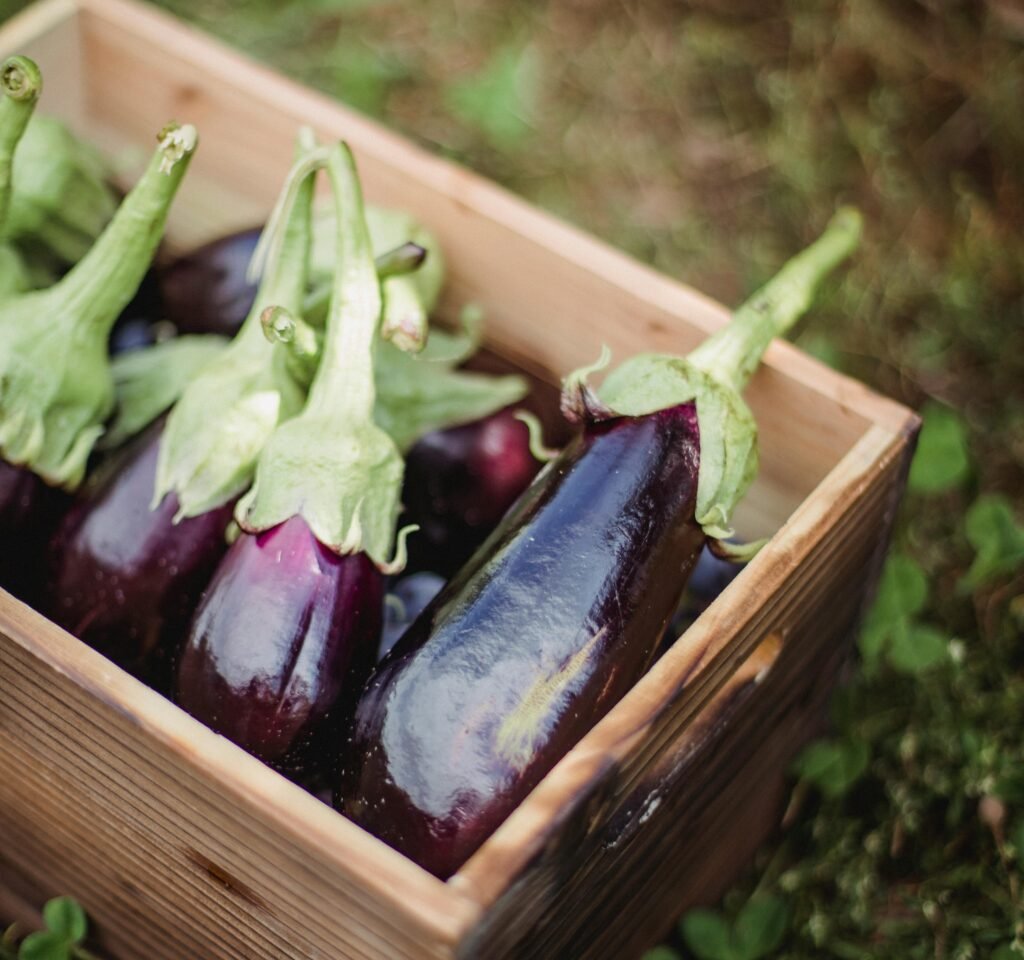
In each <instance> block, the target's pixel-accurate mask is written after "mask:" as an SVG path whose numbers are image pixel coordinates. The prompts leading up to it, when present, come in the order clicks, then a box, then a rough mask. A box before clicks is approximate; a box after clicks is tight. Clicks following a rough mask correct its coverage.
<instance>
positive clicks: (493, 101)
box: [446, 45, 540, 150]
mask: <svg viewBox="0 0 1024 960" xmlns="http://www.w3.org/2000/svg"><path fill="white" fill-rule="evenodd" d="M539 88H540V58H539V56H538V55H537V53H536V51H535V50H533V49H532V48H531V47H520V46H518V45H510V46H507V47H504V48H503V49H501V50H499V51H497V53H495V55H494V56H493V57H492V58H491V60H490V62H489V63H488V64H487V66H485V67H484V68H483V70H481V71H479V72H478V73H476V74H474V75H473V76H471V77H467V78H466V79H464V80H460V81H459V82H458V83H456V84H454V85H453V86H451V87H450V88H449V89H448V92H447V96H446V100H447V102H448V106H449V107H450V109H451V110H452V112H453V113H454V114H455V115H456V116H457V117H458V118H459V119H460V120H462V121H463V122H464V123H466V124H468V125H470V126H472V127H474V128H475V129H476V130H477V131H478V132H479V133H481V134H483V136H484V137H485V138H486V139H487V140H489V141H490V143H491V145H492V146H494V147H496V148H497V149H499V150H509V149H512V148H514V147H515V146H516V145H517V144H519V143H520V142H521V141H522V139H523V137H525V136H526V135H527V134H528V133H529V132H530V128H531V125H532V121H533V115H534V112H535V110H536V101H537V93H538V90H539Z"/></svg>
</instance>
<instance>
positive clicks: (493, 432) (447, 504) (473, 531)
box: [402, 409, 540, 576]
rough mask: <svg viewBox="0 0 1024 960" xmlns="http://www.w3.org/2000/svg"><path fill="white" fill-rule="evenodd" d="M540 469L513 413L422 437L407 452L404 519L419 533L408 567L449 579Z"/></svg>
mask: <svg viewBox="0 0 1024 960" xmlns="http://www.w3.org/2000/svg"><path fill="white" fill-rule="evenodd" d="M539 469H540V464H539V463H538V462H537V460H536V459H535V458H534V456H533V454H532V453H531V452H530V434H529V430H528V429H527V427H526V424H524V423H522V422H521V421H519V420H517V419H516V416H515V412H514V411H513V410H511V409H506V410H499V411H498V412H497V413H494V414H492V415H491V416H489V417H485V418H484V419H482V420H476V421H474V422H473V423H467V424H463V425H461V426H457V427H449V428H448V429H447V430H435V431H434V432H432V433H429V434H427V435H426V436H425V437H423V438H422V439H420V440H418V441H417V442H416V443H415V444H414V445H413V447H412V448H411V449H410V450H409V452H408V454H407V455H406V461H405V485H404V488H403V491H402V500H403V503H404V505H405V511H406V515H407V516H408V518H409V521H410V522H411V523H415V524H418V525H419V528H420V529H419V533H418V534H417V535H416V536H415V537H413V538H411V539H410V541H409V562H410V563H411V564H412V566H413V567H414V568H417V569H427V570H435V571H437V572H438V573H442V574H444V575H445V576H451V575H452V574H453V573H454V572H455V571H456V570H458V569H459V567H461V566H462V565H463V564H464V563H465V562H466V561H467V560H468V559H469V558H470V557H471V556H472V555H473V551H474V550H476V548H477V547H479V546H480V544H481V543H483V541H484V540H485V539H486V538H487V536H488V534H489V533H490V532H491V531H492V530H493V529H494V528H495V527H496V526H497V525H498V522H499V521H500V520H501V518H502V517H503V516H504V515H505V513H506V512H507V511H508V509H509V507H511V506H512V504H513V503H514V502H515V501H516V498H517V497H518V496H519V495H520V494H521V493H522V492H523V491H524V490H525V489H526V488H527V487H528V486H529V485H530V481H531V480H532V479H533V478H534V477H535V476H536V474H537V471H538V470H539Z"/></svg>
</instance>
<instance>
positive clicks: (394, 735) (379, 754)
mask: <svg viewBox="0 0 1024 960" xmlns="http://www.w3.org/2000/svg"><path fill="white" fill-rule="evenodd" d="M859 231H860V218H859V216H858V215H857V214H856V212H855V211H851V210H843V211H841V212H840V213H838V214H837V215H836V217H835V219H834V220H833V222H832V223H831V224H830V225H829V228H828V229H827V230H826V232H825V234H824V235H823V236H822V237H821V238H819V240H818V241H817V242H816V243H815V244H813V245H812V246H811V247H810V248H808V249H807V250H805V251H804V252H803V253H802V254H800V255H798V256H797V257H796V258H794V259H793V260H792V261H790V263H788V264H787V265H786V266H785V267H784V268H783V270H782V271H781V272H780V274H779V275H778V276H777V277H776V278H775V279H774V280H772V281H771V282H769V283H768V284H767V285H766V286H765V287H764V288H763V289H762V290H761V291H759V292H758V293H757V294H755V295H754V297H753V298H751V300H750V301H748V302H747V303H746V304H745V305H744V306H742V307H741V308H740V309H739V310H738V311H737V312H736V313H735V314H734V316H733V319H732V322H731V323H730V324H729V325H728V326H727V327H726V328H724V329H723V330H721V331H719V332H718V333H717V334H715V335H714V336H712V337H711V338H709V339H708V340H707V341H706V342H705V343H704V344H703V345H701V346H700V347H699V348H698V349H697V350H696V351H694V352H693V353H692V354H690V355H689V356H688V357H686V358H682V357H670V356H656V355H642V356H638V357H634V358H632V359H631V360H628V361H626V362H625V363H623V364H621V365H620V366H619V367H618V368H617V369H616V370H615V371H614V372H612V373H611V374H610V375H608V376H607V377H606V378H605V380H604V382H603V384H602V386H601V389H600V391H599V392H595V391H594V390H592V389H591V388H590V386H589V385H588V383H587V379H588V376H589V375H591V374H593V373H594V372H595V371H596V369H599V368H600V367H599V366H595V367H591V368H587V369H584V370H581V371H578V372H577V373H575V374H573V375H571V376H570V377H569V378H567V380H566V383H565V389H564V391H563V411H564V412H565V414H566V415H567V417H568V418H569V419H570V420H571V421H573V422H574V423H576V424H577V425H578V426H579V427H580V432H579V433H578V434H577V436H576V437H575V439H573V440H572V441H571V442H570V443H569V444H568V446H567V447H566V448H565V450H564V451H563V452H562V453H561V454H560V455H559V456H558V457H557V458H556V459H554V460H553V461H552V462H550V463H549V464H548V465H547V466H546V467H545V468H544V470H542V471H541V473H540V474H539V476H538V477H537V478H536V480H535V481H534V482H533V484H532V485H531V486H530V488H529V489H528V490H527V491H526V493H525V494H523V496H522V497H521V498H520V499H519V500H518V502H517V503H516V505H515V506H514V507H513V509H512V511H511V512H510V513H509V514H508V515H507V516H506V517H505V519H504V520H503V521H502V523H501V525H500V526H499V527H498V529H497V530H496V531H495V532H494V533H493V534H492V535H491V536H490V538H489V539H488V540H487V541H486V542H485V543H484V544H483V546H481V547H480V549H479V550H478V551H477V552H476V553H475V554H474V556H473V557H472V559H471V560H470V561H469V562H468V563H467V564H466V566H465V567H464V568H463V569H462V570H461V571H460V572H459V574H458V575H457V576H456V577H455V578H454V579H453V580H452V581H451V582H450V583H449V584H448V586H447V587H446V588H445V589H444V590H442V591H441V593H440V594H439V595H438V596H437V597H436V598H435V599H434V600H433V601H432V602H431V603H430V604H429V605H428V606H427V608H426V609H425V610H424V611H423V613H421V614H420V616H419V618H418V619H417V620H416V621H415V622H414V623H413V624H412V626H411V627H410V628H409V630H408V632H407V633H406V634H405V635H404V636H403V637H402V638H401V639H400V640H399V641H398V643H397V644H396V645H395V647H394V648H393V649H392V650H391V652H390V653H389V654H388V655H387V656H386V657H385V658H384V660H383V661H382V662H381V664H380V665H379V666H378V668H377V669H376V671H375V672H374V674H373V676H372V677H371V679H370V682H369V683H368V685H367V687H366V690H365V691H364V693H363V695H362V697H361V699H360V702H359V704H358V706H357V708H356V715H355V720H354V723H353V727H352V729H351V732H350V735H349V736H347V737H343V738H339V741H338V757H339V770H340V775H339V783H338V788H337V791H336V797H335V802H336V805H337V806H338V808H339V809H340V810H342V811H343V812H344V813H345V814H346V815H347V816H349V817H351V818H352V819H353V820H354V821H355V822H356V823H358V824H360V825H362V826H363V827H365V828H366V829H368V830H369V831H371V832H372V833H374V834H376V835H377V836H378V837H380V838H381V839H382V840H384V841H385V842H387V843H388V844H390V845H391V846H393V847H394V848H396V849H397V850H399V851H401V852H402V853H405V854H406V855H407V856H409V857H411V858H412V859H413V860H415V861H416V862H417V863H419V864H420V865H421V866H422V867H424V868H425V869H426V870H428V871H430V872H431V873H433V874H435V875H436V876H438V877H442V878H446V877H448V876H450V875H451V874H452V873H453V872H455V871H456V870H457V869H458V868H459V866H460V865H461V864H463V863H464V862H465V861H466V859H467V858H469V857H470V856H471V855H472V854H473V852H474V851H475V850H476V849H477V848H478V847H479V846H480V844H481V843H482V842H483V841H484V840H485V839H486V838H487V837H488V836H489V835H490V834H491V833H492V832H493V831H494V829H495V828H496V827H497V826H498V825H499V824H500V823H501V822H502V821H503V820H504V819H505V818H506V817H507V816H508V814H509V813H510V812H511V811H512V810H513V809H515V808H516V807H517V806H518V805H519V804H520V803H521V802H522V800H523V799H524V798H525V797H526V795H527V794H528V793H529V792H530V791H531V790H532V789H533V788H534V787H535V786H536V784H537V783H538V782H539V781H540V780H541V778H542V777H544V775H545V774H546V773H547V772H548V771H549V770H550V769H551V768H552V767H553V766H554V765H555V764H556V763H557V762H558V760H559V759H561V757H562V756H564V755H565V753H566V752H567V751H568V750H570V749H571V748H572V747H573V746H574V745H575V744H576V743H577V741H579V739H580V738H581V737H582V736H583V735H584V734H585V733H586V731H587V730H588V729H589V728H590V727H591V726H592V725H593V724H594V723H595V722H596V721H597V720H598V719H600V717H601V716H602V715H603V714H604V713H606V712H607V711H608V710H609V709H610V708H611V707H612V706H613V705H614V704H615V703H616V702H617V701H618V700H619V699H620V698H621V697H622V696H623V694H624V693H625V692H626V691H627V690H629V689H630V687H631V686H632V685H633V684H635V682H636V681H637V680H638V679H639V677H640V676H641V675H642V674H643V672H644V670H645V669H646V668H647V667H648V665H649V664H650V662H651V660H652V658H653V657H654V655H655V653H656V650H657V647H658V644H659V641H660V638H661V636H662V633H663V631H664V629H665V626H666V625H667V623H668V622H669V619H670V618H671V616H672V614H673V611H674V610H675V609H676V606H677V604H678V601H679V598H680V594H681V593H682V590H683V588H684V586H685V583H686V579H687V576H688V574H689V572H690V571H691V570H692V569H693V566H694V564H695V562H696V560H697V557H698V555H699V553H700V550H701V548H702V547H703V545H704V543H705V541H706V540H707V539H708V538H712V539H716V540H718V539H724V538H727V537H728V536H729V535H730V534H731V530H730V529H729V521H730V517H731V513H732V509H733V507H734V505H735V504H736V502H737V501H738V500H739V498H740V497H741V496H742V494H743V493H744V492H745V490H746V488H747V487H748V486H749V484H750V483H751V481H752V480H753V477H754V474H755V472H756V466H757V458H756V451H757V446H756V427H755V425H754V421H753V417H752V415H751V413H750V411H749V409H748V408H747V407H746V405H745V404H744V403H743V401H742V399H741V398H740V393H741V391H742V389H743V387H744V386H745V384H746V382H747V381H748V380H749V378H750V376H751V375H752V374H753V372H754V370H755V368H756V366H757V364H758V362H759V360H760V357H761V355H762V354H763V352H764V350H765V349H766V348H767V346H768V344H769V342H770V341H771V339H772V337H773V336H775V335H776V334H778V333H781V332H782V331H784V330H785V329H786V328H787V327H788V326H789V325H790V324H791V323H792V322H793V321H794V320H795V319H796V318H797V317H798V316H799V315H800V314H802V313H803V312H804V311H805V310H806V309H807V307H808V306H809V304H810V301H811V298H812V295H813V292H814V290H815V288H816V287H817V285H818V283H819V282H820V280H821V279H822V277H823V276H825V275H826V274H827V273H828V272H829V271H830V270H832V269H833V268H834V267H835V266H836V264H837V263H838V262H840V261H841V260H842V259H843V258H845V257H846V256H847V255H848V254H849V253H850V252H851V250H852V249H853V248H854V247H855V245H856V242H857V239H858V237H859ZM602 366H603V364H602ZM734 552H738V551H734Z"/></svg>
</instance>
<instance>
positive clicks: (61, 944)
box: [18, 930, 71, 960]
mask: <svg viewBox="0 0 1024 960" xmlns="http://www.w3.org/2000/svg"><path fill="white" fill-rule="evenodd" d="M18 960H71V944H70V943H69V942H68V940H67V938H66V937H62V936H61V935H60V934H59V933H53V932H52V931H51V930H45V931H40V932H38V933H30V934H29V935H28V936H27V937H25V939H24V940H22V941H21V946H20V947H19V948H18Z"/></svg>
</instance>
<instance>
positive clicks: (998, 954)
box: [989, 943, 1021, 960]
mask: <svg viewBox="0 0 1024 960" xmlns="http://www.w3.org/2000/svg"><path fill="white" fill-rule="evenodd" d="M1020 958H1021V955H1020V954H1019V953H1018V952H1017V951H1016V950H1014V949H1013V944H1011V943H1004V944H1003V945H1002V946H1001V947H996V949H995V950H993V951H992V953H991V954H990V955H989V960H1020Z"/></svg>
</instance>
